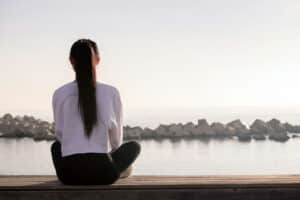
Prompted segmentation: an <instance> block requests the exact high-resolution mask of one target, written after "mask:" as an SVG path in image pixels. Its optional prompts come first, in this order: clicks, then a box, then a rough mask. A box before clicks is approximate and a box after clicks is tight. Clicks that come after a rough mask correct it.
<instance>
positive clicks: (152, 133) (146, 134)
mask: <svg viewBox="0 0 300 200" xmlns="http://www.w3.org/2000/svg"><path fill="white" fill-rule="evenodd" d="M156 137H157V135H156V132H155V131H154V130H152V129H150V128H148V127H145V128H144V130H143V132H142V133H141V138H142V139H150V138H156Z"/></svg>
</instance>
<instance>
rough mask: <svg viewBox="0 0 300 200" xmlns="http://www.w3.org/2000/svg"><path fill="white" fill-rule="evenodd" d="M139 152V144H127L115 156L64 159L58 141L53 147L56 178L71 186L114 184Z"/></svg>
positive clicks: (95, 154) (114, 153) (103, 154)
mask: <svg viewBox="0 0 300 200" xmlns="http://www.w3.org/2000/svg"><path fill="white" fill-rule="evenodd" d="M140 151H141V146H140V144H139V143H137V142H136V141H128V142H125V143H123V144H122V145H121V146H120V147H119V148H118V149H117V150H115V151H114V152H112V153H78V154H73V155H69V156H64V157H62V154H61V144H60V142H59V141H57V140H56V141H55V142H53V144H52V145H51V154H52V160H53V164H54V167H55V171H56V175H57V177H58V179H59V180H60V181H61V182H62V183H64V184H68V185H94V184H101V185H102V184H112V183H114V182H115V181H116V180H118V179H119V177H120V174H121V173H122V172H124V171H125V170H126V169H127V168H128V167H129V166H130V165H131V164H132V163H133V162H134V161H135V159H136V158H137V156H138V155H139V153H140Z"/></svg>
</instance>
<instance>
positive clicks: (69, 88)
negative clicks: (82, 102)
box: [53, 81, 76, 98]
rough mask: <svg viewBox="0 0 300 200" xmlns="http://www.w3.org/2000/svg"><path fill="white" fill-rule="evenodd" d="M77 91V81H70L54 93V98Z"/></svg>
mask: <svg viewBox="0 0 300 200" xmlns="http://www.w3.org/2000/svg"><path fill="white" fill-rule="evenodd" d="M75 89H76V82H75V81H70V82H67V83H65V84H63V85H61V86H59V87H58V88H56V89H55V90H54V92H53V98H54V97H58V96H62V95H68V94H69V93H72V92H74V91H75Z"/></svg>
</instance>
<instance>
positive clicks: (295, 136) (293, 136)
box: [292, 135, 300, 138]
mask: <svg viewBox="0 0 300 200" xmlns="http://www.w3.org/2000/svg"><path fill="white" fill-rule="evenodd" d="M298 137H300V136H299V135H292V138H298Z"/></svg>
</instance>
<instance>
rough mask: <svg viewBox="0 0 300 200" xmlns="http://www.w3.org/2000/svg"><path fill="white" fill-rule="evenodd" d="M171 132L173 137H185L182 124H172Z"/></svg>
mask: <svg viewBox="0 0 300 200" xmlns="http://www.w3.org/2000/svg"><path fill="white" fill-rule="evenodd" d="M169 131H170V132H171V133H172V137H183V136H184V130H183V125H182V124H181V123H179V124H171V125H170V126H169Z"/></svg>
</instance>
